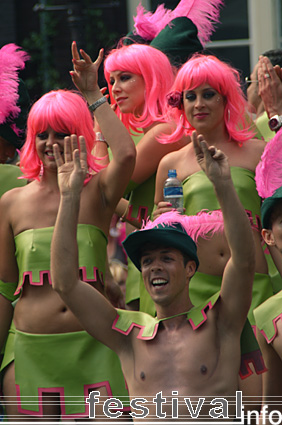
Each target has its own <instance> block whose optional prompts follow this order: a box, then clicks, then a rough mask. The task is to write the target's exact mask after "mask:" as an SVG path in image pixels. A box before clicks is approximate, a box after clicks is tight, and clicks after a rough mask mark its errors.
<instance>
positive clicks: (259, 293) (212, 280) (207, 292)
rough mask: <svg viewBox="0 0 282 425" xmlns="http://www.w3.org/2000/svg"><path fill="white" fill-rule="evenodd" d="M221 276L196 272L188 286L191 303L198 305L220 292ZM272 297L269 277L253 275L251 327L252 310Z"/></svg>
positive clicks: (251, 321) (249, 317) (252, 322)
mask: <svg viewBox="0 0 282 425" xmlns="http://www.w3.org/2000/svg"><path fill="white" fill-rule="evenodd" d="M221 281H222V276H211V275H207V274H205V273H200V272H196V273H195V275H194V276H193V277H192V279H191V281H190V285H189V295H190V299H191V301H192V303H193V304H194V305H198V304H200V303H202V302H203V301H204V300H205V299H207V298H208V297H210V296H211V295H212V294H214V293H215V292H216V291H218V290H220V287H221ZM272 295H273V290H272V285H271V279H270V276H269V275H266V274H260V273H255V278H254V283H253V295H252V303H251V307H250V310H249V314H248V319H249V321H250V323H251V325H255V319H254V315H253V310H254V309H255V308H256V307H257V306H258V305H259V304H261V303H262V302H264V301H265V300H266V299H267V298H269V297H271V296H272Z"/></svg>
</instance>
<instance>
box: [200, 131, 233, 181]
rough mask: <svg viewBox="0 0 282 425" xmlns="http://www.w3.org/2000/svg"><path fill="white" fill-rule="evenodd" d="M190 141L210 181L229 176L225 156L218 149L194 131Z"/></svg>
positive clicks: (228, 167) (228, 177)
mask: <svg viewBox="0 0 282 425" xmlns="http://www.w3.org/2000/svg"><path fill="white" fill-rule="evenodd" d="M192 142H193V146H194V151H195V155H196V157H197V161H198V164H199V165H200V167H201V168H202V170H203V171H204V172H205V173H206V175H207V177H208V178H209V179H210V181H211V182H213V183H216V182H217V181H219V180H225V179H226V180H227V179H230V178H231V174H230V166H229V163H228V159H227V156H226V155H225V154H224V153H223V152H222V151H221V150H220V149H217V148H216V147H215V146H208V144H207V142H206V141H205V140H204V137H203V136H202V135H201V134H200V135H199V136H197V133H196V131H193V133H192Z"/></svg>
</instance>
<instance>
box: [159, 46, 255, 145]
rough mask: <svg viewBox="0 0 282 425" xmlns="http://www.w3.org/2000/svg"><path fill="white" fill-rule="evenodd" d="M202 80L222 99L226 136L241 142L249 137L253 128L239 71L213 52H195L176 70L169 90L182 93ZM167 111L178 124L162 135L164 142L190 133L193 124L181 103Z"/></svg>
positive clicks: (191, 88)
mask: <svg viewBox="0 0 282 425" xmlns="http://www.w3.org/2000/svg"><path fill="white" fill-rule="evenodd" d="M202 84H209V85H210V86H211V87H213V88H214V89H215V90H216V91H217V92H218V93H219V94H221V95H222V96H223V97H224V99H225V102H226V103H225V110H224V121H225V127H226V130H227V132H228V135H229V140H235V141H236V142H238V143H239V144H241V143H243V142H245V141H247V140H249V139H251V138H252V137H253V136H254V132H253V131H252V130H251V128H250V126H251V125H250V121H249V120H248V116H247V100H246V98H245V96H244V93H243V91H242V89H241V85H240V75H239V72H238V71H237V70H236V69H234V68H232V67H231V66H230V65H228V64H227V63H225V62H222V61H220V60H219V59H217V58H216V57H215V56H205V55H201V54H198V53H196V54H195V55H193V56H192V58H191V59H189V60H188V61H187V62H186V63H185V64H184V65H183V66H182V67H181V68H180V70H179V71H178V73H177V76H176V79H175V82H174V85H173V88H172V93H173V92H181V93H182V94H183V92H184V91H186V90H193V89H195V88H197V87H199V86H201V85H202ZM168 113H169V115H170V114H171V115H173V118H174V120H175V121H176V123H177V128H176V130H175V131H174V132H173V133H172V134H171V135H164V136H163V137H162V140H161V141H162V142H163V143H171V142H174V141H177V140H179V139H180V138H181V137H182V136H183V135H184V134H185V133H187V134H191V133H192V131H193V130H194V128H193V127H192V126H191V125H190V124H189V122H188V121H187V119H186V116H185V113H184V108H183V105H182V107H181V108H180V109H177V108H173V109H171V108H168ZM183 127H186V130H184V128H183Z"/></svg>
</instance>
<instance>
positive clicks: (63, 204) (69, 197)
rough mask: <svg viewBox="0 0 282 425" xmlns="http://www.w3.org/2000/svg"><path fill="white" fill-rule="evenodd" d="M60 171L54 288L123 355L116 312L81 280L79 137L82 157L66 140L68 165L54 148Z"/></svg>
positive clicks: (83, 166)
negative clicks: (78, 221)
mask: <svg viewBox="0 0 282 425" xmlns="http://www.w3.org/2000/svg"><path fill="white" fill-rule="evenodd" d="M54 154H55V158H56V163H57V167H58V184H59V188H60V194H61V197H60V206H59V211H58V215H57V220H56V224H55V228H54V234H53V239H52V244H51V276H52V284H53V288H54V289H55V290H56V291H57V292H58V293H59V294H60V296H61V298H62V299H63V300H64V302H65V303H66V304H67V305H68V306H69V308H70V309H71V310H72V311H73V313H74V314H75V315H76V317H77V318H78V320H79V321H80V323H81V325H82V326H83V327H84V328H85V329H86V330H87V331H88V332H89V333H90V334H91V335H93V336H94V337H95V338H97V339H99V340H100V341H101V342H103V343H104V344H106V345H108V346H109V347H110V348H112V349H113V350H115V351H117V352H120V351H121V349H124V348H125V345H126V341H125V340H127V339H126V337H124V336H123V335H121V334H119V333H118V332H115V331H113V330H112V323H113V321H114V319H115V317H116V314H117V313H116V310H115V308H114V307H113V306H112V305H111V304H110V303H109V302H108V301H107V300H106V299H105V297H104V296H103V295H101V294H100V293H99V292H98V291H96V289H94V288H93V287H91V286H90V285H88V284H87V283H85V282H82V281H81V280H79V277H78V247H77V240H76V233H77V220H78V214H79V206H80V194H81V191H82V188H83V182H84V178H85V175H86V172H87V160H86V149H85V142H84V139H83V137H80V153H79V151H78V149H76V146H75V144H73V146H72V148H71V147H70V139H69V138H66V139H65V148H64V155H65V162H64V161H63V159H62V158H61V156H60V153H59V150H58V146H57V145H55V146H54Z"/></svg>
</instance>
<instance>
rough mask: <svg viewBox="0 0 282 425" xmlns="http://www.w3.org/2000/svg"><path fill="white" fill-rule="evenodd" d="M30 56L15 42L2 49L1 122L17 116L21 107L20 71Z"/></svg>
mask: <svg viewBox="0 0 282 425" xmlns="http://www.w3.org/2000/svg"><path fill="white" fill-rule="evenodd" d="M28 59H29V56H28V54H27V53H26V52H24V51H23V50H20V47H18V46H16V45H15V44H13V43H11V44H6V45H5V46H3V47H2V49H0V124H3V123H4V122H5V121H6V120H7V118H8V117H11V118H15V117H16V116H17V115H18V114H19V112H20V108H19V107H18V106H17V101H18V97H19V95H18V86H19V79H18V71H19V70H20V69H23V68H24V66H25V61H26V60H28Z"/></svg>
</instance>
